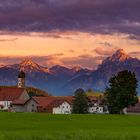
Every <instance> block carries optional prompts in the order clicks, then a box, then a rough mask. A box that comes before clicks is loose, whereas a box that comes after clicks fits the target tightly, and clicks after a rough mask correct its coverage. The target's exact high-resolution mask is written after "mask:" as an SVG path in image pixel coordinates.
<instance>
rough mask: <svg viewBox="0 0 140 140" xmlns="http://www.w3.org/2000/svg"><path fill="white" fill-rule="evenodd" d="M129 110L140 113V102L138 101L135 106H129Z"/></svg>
mask: <svg viewBox="0 0 140 140" xmlns="http://www.w3.org/2000/svg"><path fill="white" fill-rule="evenodd" d="M127 112H130V113H140V103H137V104H136V105H135V106H130V107H129V108H127Z"/></svg>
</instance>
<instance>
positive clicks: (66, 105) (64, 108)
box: [53, 102, 71, 114]
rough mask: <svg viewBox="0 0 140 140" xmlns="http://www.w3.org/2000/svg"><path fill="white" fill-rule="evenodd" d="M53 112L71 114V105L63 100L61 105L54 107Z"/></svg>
mask: <svg viewBox="0 0 140 140" xmlns="http://www.w3.org/2000/svg"><path fill="white" fill-rule="evenodd" d="M53 114H71V105H70V104H69V103H67V102H63V103H62V104H61V105H60V106H59V107H54V108H53Z"/></svg>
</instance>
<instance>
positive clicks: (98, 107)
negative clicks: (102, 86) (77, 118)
mask: <svg viewBox="0 0 140 140" xmlns="http://www.w3.org/2000/svg"><path fill="white" fill-rule="evenodd" d="M88 100H89V108H88V109H89V113H91V114H105V113H108V111H107V109H106V107H105V106H104V105H102V102H101V100H100V99H99V97H97V96H89V97H88Z"/></svg>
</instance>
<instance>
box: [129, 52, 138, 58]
mask: <svg viewBox="0 0 140 140" xmlns="http://www.w3.org/2000/svg"><path fill="white" fill-rule="evenodd" d="M129 55H131V56H132V57H138V56H140V52H139V51H138V52H130V53H129Z"/></svg>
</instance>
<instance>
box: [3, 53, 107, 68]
mask: <svg viewBox="0 0 140 140" xmlns="http://www.w3.org/2000/svg"><path fill="white" fill-rule="evenodd" d="M62 56H63V54H53V55H48V56H28V57H26V56H0V64H1V65H12V64H18V63H20V62H21V61H23V60H24V59H27V58H28V59H31V60H33V61H35V62H36V63H38V64H39V65H42V66H47V67H52V66H54V65H62V66H66V67H74V66H77V65H80V66H81V67H86V68H90V69H96V68H97V66H98V64H100V63H101V62H102V60H103V59H104V58H106V57H105V56H97V57H94V56H91V55H80V56H77V57H62Z"/></svg>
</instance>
